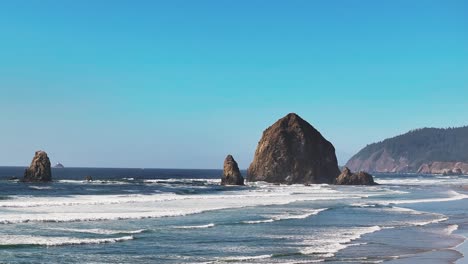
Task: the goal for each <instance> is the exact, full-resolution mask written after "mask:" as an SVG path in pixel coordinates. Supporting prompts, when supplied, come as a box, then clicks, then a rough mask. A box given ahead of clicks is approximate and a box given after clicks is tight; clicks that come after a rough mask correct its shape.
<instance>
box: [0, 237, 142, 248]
mask: <svg viewBox="0 0 468 264" xmlns="http://www.w3.org/2000/svg"><path fill="white" fill-rule="evenodd" d="M133 239H134V237H133V236H122V237H116V238H74V237H52V236H30V235H1V236H0V246H24V245H35V246H47V247H51V246H67V245H85V244H104V243H116V242H123V241H127V240H133Z"/></svg>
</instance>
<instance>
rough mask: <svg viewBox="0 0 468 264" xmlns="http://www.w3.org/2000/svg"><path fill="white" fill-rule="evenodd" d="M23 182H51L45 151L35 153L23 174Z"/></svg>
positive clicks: (48, 162) (50, 172) (48, 161)
mask: <svg viewBox="0 0 468 264" xmlns="http://www.w3.org/2000/svg"><path fill="white" fill-rule="evenodd" d="M22 181H24V182H50V181H52V171H51V169H50V160H49V157H48V156H47V153H46V152H45V151H42V150H39V151H36V153H35V155H34V158H33V160H32V161H31V165H30V166H29V168H27V169H26V170H25V172H24V178H23V180H22Z"/></svg>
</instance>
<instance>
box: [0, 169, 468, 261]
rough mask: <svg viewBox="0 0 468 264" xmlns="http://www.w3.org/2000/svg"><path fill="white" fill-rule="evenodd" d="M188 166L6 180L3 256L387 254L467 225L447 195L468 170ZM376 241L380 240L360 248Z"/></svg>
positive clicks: (0, 214) (326, 257)
mask: <svg viewBox="0 0 468 264" xmlns="http://www.w3.org/2000/svg"><path fill="white" fill-rule="evenodd" d="M164 173H165V174H166V175H167V174H169V173H170V172H164ZM183 173H187V177H186V178H165V179H150V178H144V179H140V178H138V176H135V175H133V174H130V175H129V176H126V177H122V178H120V179H118V178H113V179H98V180H95V181H92V182H87V181H83V180H81V179H61V180H59V181H57V182H55V183H52V184H46V185H40V184H39V185H38V184H33V185H27V184H23V183H19V182H8V183H7V184H6V185H4V187H3V188H6V189H4V190H3V193H5V195H4V196H3V197H0V198H1V199H0V223H1V224H0V247H4V248H5V249H8V250H9V251H8V252H10V251H11V252H14V254H13V255H11V254H9V255H7V254H6V253H1V252H0V259H6V260H8V261H11V262H15V261H17V260H18V259H20V258H21V259H22V258H24V259H26V261H32V259H29V258H30V257H29V256H33V255H37V254H40V255H43V254H44V248H53V250H55V251H56V252H57V254H61V255H64V256H65V257H64V259H58V258H55V257H54V255H50V256H48V255H44V256H45V259H46V260H47V261H45V262H57V261H68V262H70V261H72V258H73V259H79V261H80V262H82V263H86V262H96V261H97V262H100V261H104V260H106V261H112V262H116V263H132V264H134V262H135V260H134V259H137V261H136V262H137V263H140V262H141V263H155V262H157V263H226V262H228V263H314V262H322V261H328V262H331V263H346V262H351V263H360V262H369V263H380V262H382V261H385V260H389V259H392V258H395V256H398V255H399V254H401V255H405V256H407V255H408V254H410V253H411V252H409V249H414V254H418V253H417V252H424V251H425V250H428V251H430V250H432V251H433V250H437V243H438V240H440V241H447V242H446V243H445V244H450V243H451V242H450V241H451V239H454V238H455V237H457V239H458V240H456V241H458V243H459V240H460V236H459V235H458V234H457V232H459V230H460V229H461V228H463V223H461V222H460V220H459V219H460V217H461V216H459V215H457V216H456V217H453V214H454V212H453V210H454V209H452V208H457V207H456V206H452V207H450V206H447V205H449V204H452V203H464V201H465V200H466V198H467V195H466V194H465V193H463V192H462V191H460V190H458V189H456V188H454V187H452V186H455V185H457V184H460V183H462V182H464V181H465V179H464V178H461V177H458V178H442V179H440V180H441V181H440V182H439V181H438V180H439V178H434V179H430V178H427V177H422V178H421V177H414V178H408V176H406V175H405V177H403V178H389V177H390V176H382V178H379V177H376V178H377V181H378V182H379V183H381V184H382V183H383V184H382V185H378V186H368V187H366V186H332V185H327V184H319V185H312V186H304V185H272V184H268V183H264V182H256V183H248V184H247V186H244V187H235V186H229V187H221V186H219V178H209V179H203V178H191V174H192V173H195V172H191V171H187V172H181V171H177V174H178V175H179V174H183ZM196 173H201V172H196ZM210 173H211V172H210ZM212 173H213V174H214V172H212ZM379 179H380V181H379ZM451 180H453V182H454V184H450V181H451ZM5 186H6V187H5ZM439 204H440V205H442V206H438V205H439ZM421 206H423V207H424V208H419V207H421ZM445 207H447V208H448V209H447V210H444V208H445ZM449 209H450V210H449ZM456 213H458V211H456ZM461 213H463V212H461ZM453 219H458V220H457V221H458V222H453V221H454V220H453ZM409 233H411V234H415V235H413V236H414V237H418V239H428V241H429V242H426V243H424V245H434V246H433V247H429V248H428V247H427V246H425V247H422V248H419V247H421V246H422V245H423V244H421V243H420V242H418V241H416V240H415V242H414V244H412V240H411V238H412V237H406V238H403V237H402V236H404V235H405V234H409ZM416 234H417V235H416ZM434 236H436V237H438V240H437V239H435V238H433V237H434ZM400 237H401V238H400ZM398 239H402V241H401V243H397V244H396V245H393V244H391V243H389V244H388V245H386V244H385V241H389V242H390V241H397V240H398ZM431 239H433V240H431ZM434 239H435V240H434ZM431 241H432V242H431ZM454 241H455V240H454ZM402 243H403V244H405V243H406V244H407V245H405V246H403V247H402V246H401V245H400V244H402ZM445 244H444V245H443V247H447V246H446V245H445ZM91 245H93V247H90V246H91ZM81 247H83V249H82V250H81ZM367 247H372V252H374V251H377V253H378V252H379V250H381V252H380V253H379V254H377V256H367V255H363V254H365V253H363V252H366V248H367ZM441 247H442V246H441ZM55 251H54V252H55ZM80 252H81V253H80ZM102 252H107V254H106V255H101V254H102ZM122 252H126V253H125V254H123V255H122V254H121V253H122ZM195 252H196V253H195ZM27 254H29V255H27ZM15 256H19V257H18V259H17V258H16V257H15ZM68 257H69V259H67V258H68ZM138 259H139V260H141V261H139V260H138ZM32 262H34V261H32ZM408 263H411V262H408Z"/></svg>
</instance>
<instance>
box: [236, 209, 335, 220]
mask: <svg viewBox="0 0 468 264" xmlns="http://www.w3.org/2000/svg"><path fill="white" fill-rule="evenodd" d="M325 210H328V208H321V209H312V210H307V211H303V212H302V213H300V214H296V213H294V214H293V213H285V214H280V215H273V216H270V217H271V218H268V219H262V220H252V221H242V223H244V224H262V223H272V222H275V221H281V220H290V219H305V218H307V217H310V216H312V215H317V214H319V213H320V212H323V211H325Z"/></svg>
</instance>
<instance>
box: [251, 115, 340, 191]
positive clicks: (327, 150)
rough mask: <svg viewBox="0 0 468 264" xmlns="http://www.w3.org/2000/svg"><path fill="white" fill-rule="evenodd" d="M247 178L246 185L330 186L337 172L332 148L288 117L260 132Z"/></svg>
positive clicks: (303, 124)
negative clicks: (327, 184) (324, 184)
mask: <svg viewBox="0 0 468 264" xmlns="http://www.w3.org/2000/svg"><path fill="white" fill-rule="evenodd" d="M247 174H248V175H247V180H248V181H266V182H270V183H285V184H295V183H300V184H314V183H330V184H331V183H333V182H334V181H335V179H336V177H337V176H338V175H339V174H340V171H339V169H338V162H337V159H336V155H335V148H334V147H333V145H332V144H331V143H330V142H329V141H328V140H326V139H325V138H324V137H323V136H322V134H320V132H319V131H317V130H316V129H315V128H314V127H312V125H310V124H309V123H308V122H307V121H305V120H303V119H302V118H301V117H300V116H298V115H297V114H295V113H290V114H288V115H286V116H285V117H283V118H281V119H279V120H278V121H277V122H275V123H274V124H273V125H272V126H270V127H269V128H267V129H266V130H265V131H264V132H263V135H262V138H261V139H260V141H259V143H258V146H257V149H256V151H255V156H254V159H253V162H252V163H251V164H250V166H249V168H248V172H247Z"/></svg>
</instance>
